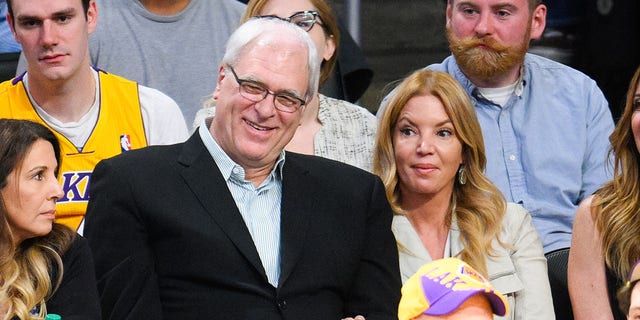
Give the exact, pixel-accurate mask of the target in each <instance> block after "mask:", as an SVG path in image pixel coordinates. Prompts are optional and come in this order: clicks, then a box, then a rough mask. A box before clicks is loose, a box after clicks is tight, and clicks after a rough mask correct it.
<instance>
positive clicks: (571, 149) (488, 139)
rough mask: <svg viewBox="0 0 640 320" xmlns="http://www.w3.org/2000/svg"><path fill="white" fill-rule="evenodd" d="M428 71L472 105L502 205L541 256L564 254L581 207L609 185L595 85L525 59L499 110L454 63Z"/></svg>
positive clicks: (608, 120) (602, 103)
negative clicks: (443, 77)
mask: <svg viewBox="0 0 640 320" xmlns="http://www.w3.org/2000/svg"><path fill="white" fill-rule="evenodd" d="M427 68H429V69H433V70H439V71H445V72H447V73H449V74H451V75H453V76H454V77H455V78H456V79H457V80H458V82H460V84H461V85H462V87H463V88H464V89H465V91H466V92H467V94H469V96H470V97H471V100H472V101H473V103H474V105H475V107H476V112H477V115H478V120H479V121H480V126H481V127H482V134H483V137H484V143H485V149H486V153H487V169H486V174H487V176H488V177H489V179H491V181H492V182H493V183H495V184H496V185H497V187H498V188H499V189H500V190H501V191H502V193H503V194H504V196H505V197H506V198H507V201H511V202H516V203H519V204H522V205H523V206H524V207H525V208H526V209H527V210H528V211H529V212H530V213H531V216H532V218H533V223H534V225H535V227H536V229H537V230H538V232H539V234H540V237H541V238H542V243H543V245H544V248H545V252H550V251H553V250H556V249H560V248H568V247H569V246H570V245H571V231H572V226H573V218H574V215H575V212H576V209H577V206H578V204H579V203H580V201H582V199H584V198H585V197H586V196H589V195H590V194H592V193H593V192H595V191H596V190H597V189H598V188H600V187H601V185H602V184H603V183H604V182H606V181H608V180H609V179H611V177H612V175H611V171H612V170H610V169H611V167H609V166H606V165H605V163H606V162H607V161H606V158H607V152H608V149H609V140H608V139H609V135H610V134H611V132H612V131H613V127H614V124H613V119H612V116H611V112H610V110H609V107H608V103H607V101H606V99H605V97H604V95H603V94H602V91H601V90H600V89H599V88H598V86H597V85H596V83H595V81H593V80H592V79H590V78H589V77H587V76H586V75H584V74H583V73H581V72H579V71H577V70H574V69H572V68H569V67H567V66H565V65H562V64H559V63H557V62H554V61H551V60H548V59H546V58H543V57H539V56H536V55H532V54H527V55H526V57H525V61H524V66H523V73H522V76H521V81H522V82H521V83H520V84H519V85H518V86H517V87H516V90H515V92H514V94H513V95H512V97H511V98H510V99H509V100H508V102H507V103H506V104H505V106H504V107H500V106H499V105H497V104H494V103H492V102H491V101H488V100H487V99H485V98H483V97H482V96H481V94H480V93H479V92H478V89H477V87H476V86H475V85H474V84H472V83H471V81H469V79H467V77H466V76H465V75H464V74H463V73H462V71H460V68H459V67H458V64H457V63H456V61H455V59H454V58H453V56H449V57H448V58H446V59H445V60H444V61H443V62H442V63H439V64H433V65H430V66H428V67H427Z"/></svg>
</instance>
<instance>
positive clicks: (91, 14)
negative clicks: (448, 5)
mask: <svg viewBox="0 0 640 320" xmlns="http://www.w3.org/2000/svg"><path fill="white" fill-rule="evenodd" d="M97 25H98V6H97V5H96V2H95V1H94V0H91V1H89V8H87V29H88V30H87V32H88V34H92V33H93V31H95V30H96V26H97Z"/></svg>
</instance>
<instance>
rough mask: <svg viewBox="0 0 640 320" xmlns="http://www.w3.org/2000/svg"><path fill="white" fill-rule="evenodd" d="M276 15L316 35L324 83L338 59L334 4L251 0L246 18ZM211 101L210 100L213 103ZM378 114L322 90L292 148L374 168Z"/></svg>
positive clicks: (205, 113)
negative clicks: (322, 92)
mask: <svg viewBox="0 0 640 320" xmlns="http://www.w3.org/2000/svg"><path fill="white" fill-rule="evenodd" d="M255 16H263V17H272V18H278V19H281V20H285V21H289V22H291V23H293V24H295V25H297V26H298V27H300V28H302V29H303V30H305V31H307V33H308V34H309V35H310V36H311V38H312V39H313V42H314V44H315V45H316V49H317V50H318V57H319V58H320V59H321V75H320V83H321V84H322V83H324V82H325V81H326V80H327V79H328V78H329V77H330V76H331V74H332V72H333V68H334V66H335V64H336V60H337V51H338V49H339V48H338V43H339V37H340V32H339V30H338V24H337V20H336V17H335V16H334V14H333V11H332V9H331V6H330V5H329V3H328V2H327V1H325V0H300V1H289V0H252V1H249V3H248V5H247V10H246V11H245V14H244V16H243V18H242V21H243V22H244V21H246V20H248V19H250V18H252V17H255ZM210 105H211V103H210ZM214 114H215V109H214V108H213V107H211V106H210V107H208V108H206V109H203V110H201V111H200V113H199V116H198V117H196V122H195V123H194V126H199V125H201V122H202V118H204V117H208V116H212V115H214ZM376 122H377V120H376V118H375V116H374V115H373V114H372V113H371V112H369V111H368V110H367V109H364V108H362V107H359V106H357V105H354V104H352V103H349V102H347V101H344V100H338V99H334V98H330V97H327V96H325V95H322V94H319V93H317V94H316V95H315V96H314V97H313V99H312V100H311V101H309V102H308V103H307V104H306V105H305V110H304V113H303V116H302V124H301V125H300V127H298V130H297V131H296V134H295V135H294V137H293V139H292V140H291V142H289V144H288V145H287V147H286V150H287V151H293V152H297V153H303V154H312V155H317V156H321V157H325V158H329V159H333V160H337V161H340V162H344V163H347V164H351V165H354V166H356V167H359V168H362V169H365V170H367V171H371V170H372V168H373V161H372V154H373V144H374V140H375V134H376Z"/></svg>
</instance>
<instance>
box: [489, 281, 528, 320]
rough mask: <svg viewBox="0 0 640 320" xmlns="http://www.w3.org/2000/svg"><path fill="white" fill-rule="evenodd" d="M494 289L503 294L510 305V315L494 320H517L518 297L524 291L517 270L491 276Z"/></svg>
mask: <svg viewBox="0 0 640 320" xmlns="http://www.w3.org/2000/svg"><path fill="white" fill-rule="evenodd" d="M491 284H492V285H493V288H494V289H495V290H496V291H498V292H500V293H502V295H504V297H505V298H506V299H507V303H508V304H509V313H507V314H506V315H505V316H504V317H498V316H496V317H495V318H494V319H515V310H516V295H517V294H518V292H520V291H521V290H523V289H524V284H523V283H522V280H521V279H520V277H519V276H518V274H517V273H516V272H515V270H507V271H503V272H500V273H496V274H492V275H491Z"/></svg>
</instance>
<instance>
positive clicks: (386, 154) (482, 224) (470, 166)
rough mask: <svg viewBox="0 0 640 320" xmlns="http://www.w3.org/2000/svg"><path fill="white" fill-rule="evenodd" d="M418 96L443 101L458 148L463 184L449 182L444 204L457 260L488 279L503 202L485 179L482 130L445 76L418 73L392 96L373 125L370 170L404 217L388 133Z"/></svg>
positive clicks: (467, 102) (460, 93) (456, 86)
mask: <svg viewBox="0 0 640 320" xmlns="http://www.w3.org/2000/svg"><path fill="white" fill-rule="evenodd" d="M420 95H432V96H434V97H436V98H438V99H440V101H441V102H442V104H443V105H444V108H445V111H446V113H447V115H448V116H449V118H451V122H452V123H453V127H454V129H455V131H456V132H455V134H456V136H457V137H458V139H459V140H460V142H461V144H462V160H463V163H464V172H465V176H466V177H467V179H466V180H467V181H466V183H465V184H460V183H459V181H458V179H456V182H455V184H454V189H453V194H452V196H451V201H450V204H449V212H451V216H450V220H449V221H451V218H452V217H453V216H454V215H455V218H456V219H457V223H458V226H459V228H460V236H461V240H462V243H463V244H464V249H463V250H462V252H461V253H460V258H461V259H462V260H464V261H465V262H467V263H468V264H470V265H471V266H472V267H473V268H475V269H476V270H478V271H480V272H481V273H482V274H483V275H485V276H486V275H487V266H486V260H485V259H486V256H488V255H492V254H493V249H492V241H493V240H494V239H497V240H498V242H499V243H500V244H501V245H504V244H502V242H500V239H499V233H500V229H501V223H502V219H503V217H504V214H505V211H506V201H505V199H504V197H503V196H502V193H500V191H499V190H498V189H497V188H496V187H495V186H494V185H493V183H491V182H490V181H489V179H488V178H487V177H486V176H485V175H484V173H483V172H484V168H485V165H486V162H487V159H486V155H485V151H484V140H483V139H482V131H481V129H480V124H479V123H478V119H477V117H476V113H475V109H474V107H473V105H472V103H471V101H470V100H469V97H468V96H467V94H466V93H465V91H464V90H463V89H462V87H461V86H460V85H459V84H458V82H457V81H456V80H455V79H454V78H453V77H451V76H450V75H449V74H447V73H445V72H438V71H432V70H419V71H416V72H414V73H412V74H411V75H409V76H408V77H407V78H406V79H404V80H403V81H402V82H401V83H400V85H399V86H398V87H397V88H396V89H395V90H394V92H392V94H391V97H390V98H389V100H388V103H387V104H386V107H385V110H384V112H383V114H382V117H381V118H380V122H379V124H378V135H377V138H376V146H375V151H374V158H373V161H374V172H375V173H376V174H378V175H379V176H380V177H381V179H382V181H383V183H384V185H385V189H386V194H387V198H388V200H389V202H390V204H391V208H392V209H393V211H394V212H395V213H396V214H403V213H404V210H403V209H402V206H401V198H402V195H401V194H400V188H399V186H398V183H399V180H398V179H399V178H398V172H397V168H396V163H395V156H394V147H393V133H394V130H395V126H396V123H397V121H398V117H399V115H400V112H401V111H402V109H403V108H404V106H405V105H406V104H407V102H408V101H409V100H410V99H411V98H413V97H415V96H420Z"/></svg>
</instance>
